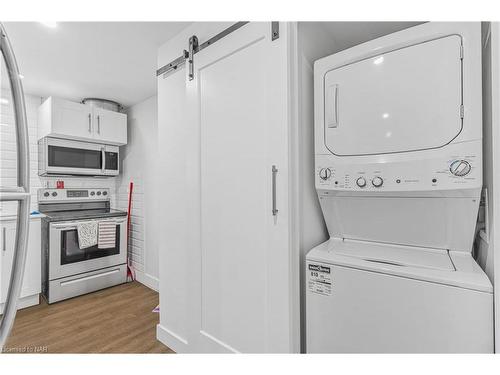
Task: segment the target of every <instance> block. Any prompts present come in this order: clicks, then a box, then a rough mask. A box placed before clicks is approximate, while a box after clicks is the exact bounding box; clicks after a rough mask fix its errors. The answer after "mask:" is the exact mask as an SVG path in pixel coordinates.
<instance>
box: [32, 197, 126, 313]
mask: <svg viewBox="0 0 500 375" xmlns="http://www.w3.org/2000/svg"><path fill="white" fill-rule="evenodd" d="M38 202H39V211H40V212H41V213H43V214H45V215H46V217H45V218H43V219H42V251H43V257H42V293H43V295H44V297H45V298H46V300H47V302H48V303H53V302H57V301H61V300H64V299H67V298H71V297H75V296H78V295H81V294H86V293H89V292H93V291H96V290H99V289H103V288H107V287H110V286H113V285H117V284H121V283H124V282H125V281H126V278H127V239H126V235H127V228H126V225H127V217H126V216H127V213H126V212H125V211H120V210H115V209H112V208H110V192H109V189H100V188H82V189H46V188H43V189H39V190H38ZM84 223H92V224H95V225H97V226H98V227H104V226H106V230H107V231H108V233H109V228H110V227H111V230H113V227H114V233H115V238H114V244H113V241H111V243H112V245H111V246H110V241H109V236H108V239H107V241H106V244H105V245H104V244H103V245H102V246H100V244H99V243H97V244H95V245H93V246H90V247H86V248H81V247H83V246H81V244H80V243H79V236H78V227H79V225H82V224H84Z"/></svg>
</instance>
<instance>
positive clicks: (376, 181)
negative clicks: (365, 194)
mask: <svg viewBox="0 0 500 375" xmlns="http://www.w3.org/2000/svg"><path fill="white" fill-rule="evenodd" d="M383 184H384V180H383V179H382V177H379V176H377V177H373V180H372V185H373V186H375V187H381V186H382V185H383Z"/></svg>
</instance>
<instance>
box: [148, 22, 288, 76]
mask: <svg viewBox="0 0 500 375" xmlns="http://www.w3.org/2000/svg"><path fill="white" fill-rule="evenodd" d="M247 23H248V21H241V22H236V23H235V24H234V25H231V26H229V27H228V28H227V29H225V30H223V31H221V32H220V33H218V34H217V35H215V36H213V37H211V38H210V39H209V40H207V41H206V42H204V43H201V44H199V42H198V38H197V37H196V35H193V36H192V37H190V38H189V49H188V50H187V51H186V50H184V52H183V54H182V56H179V57H178V58H176V59H175V60H173V61H171V62H169V63H168V64H166V65H163V66H162V67H161V68H160V69H158V70H157V71H156V76H157V77H158V76H161V75H162V74H166V73H170V72H172V71H175V70H177V68H178V67H180V66H182V64H185V63H186V60H187V61H188V64H189V67H188V69H189V73H188V76H189V80H190V81H191V80H193V78H194V55H195V54H197V53H198V52H200V51H202V50H204V49H205V48H207V47H208V46H211V45H212V44H214V43H215V42H217V41H218V40H219V39H222V38H224V37H225V36H226V35H229V34H231V33H232V32H233V31H236V30H238V29H239V28H240V27H242V26H244V25H246V24H247ZM279 37H280V26H279V22H276V21H273V22H271V40H276V39H278V38H279Z"/></svg>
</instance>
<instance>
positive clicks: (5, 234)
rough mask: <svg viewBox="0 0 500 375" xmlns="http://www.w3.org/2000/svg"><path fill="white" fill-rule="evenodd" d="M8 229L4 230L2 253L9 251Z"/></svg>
mask: <svg viewBox="0 0 500 375" xmlns="http://www.w3.org/2000/svg"><path fill="white" fill-rule="evenodd" d="M6 236H7V228H5V227H3V228H2V251H7V239H6Z"/></svg>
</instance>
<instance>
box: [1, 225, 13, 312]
mask: <svg viewBox="0 0 500 375" xmlns="http://www.w3.org/2000/svg"><path fill="white" fill-rule="evenodd" d="M0 236H1V237H2V238H1V239H0V246H1V254H0V256H1V258H2V261H1V263H2V269H1V271H0V272H1V279H0V282H1V283H2V284H1V285H0V303H5V301H6V300H7V292H8V290H9V281H10V274H11V269H12V260H13V256H14V243H15V239H16V222H15V221H9V222H4V223H0Z"/></svg>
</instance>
